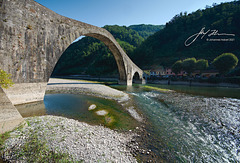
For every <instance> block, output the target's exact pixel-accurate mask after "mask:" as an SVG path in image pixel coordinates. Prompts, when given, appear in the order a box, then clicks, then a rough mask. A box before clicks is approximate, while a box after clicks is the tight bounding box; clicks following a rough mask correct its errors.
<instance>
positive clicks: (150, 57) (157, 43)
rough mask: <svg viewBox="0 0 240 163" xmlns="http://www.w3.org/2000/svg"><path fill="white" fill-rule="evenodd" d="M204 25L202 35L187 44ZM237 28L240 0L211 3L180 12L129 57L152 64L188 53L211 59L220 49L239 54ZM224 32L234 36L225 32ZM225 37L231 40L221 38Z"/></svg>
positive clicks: (145, 65)
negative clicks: (200, 7)
mask: <svg viewBox="0 0 240 163" xmlns="http://www.w3.org/2000/svg"><path fill="white" fill-rule="evenodd" d="M203 27H205V29H204V32H205V35H204V34H203V33H202V34H201V35H200V36H199V37H198V38H197V39H196V40H195V42H193V43H192V44H191V45H189V46H186V45H185V44H184V43H185V41H186V40H187V39H188V38H189V37H190V36H192V35H194V34H196V33H199V32H200V31H201V29H202V28H203ZM239 29H240V2H239V1H234V2H229V3H222V4H220V5H214V6H212V7H208V8H206V9H204V10H197V11H196V12H193V13H190V14H187V13H180V14H179V15H176V16H175V17H174V18H172V20H171V21H169V22H168V23H166V26H165V28H164V29H162V30H160V31H159V32H156V33H155V34H154V35H152V36H150V37H148V38H147V39H146V40H145V41H144V42H143V43H142V44H141V45H140V46H139V47H138V48H137V49H135V51H134V53H133V54H132V55H131V58H132V60H133V61H134V62H135V63H136V64H137V65H138V66H140V67H141V68H151V66H152V65H162V66H164V67H168V66H171V65H172V64H173V63H174V62H175V61H177V60H179V59H185V58H188V57H196V58H197V59H200V58H203V59H207V60H209V62H211V61H213V59H214V58H215V57H216V56H218V55H220V54H222V53H233V54H235V55H236V56H237V57H238V58H240V30H239ZM208 30H210V31H208ZM217 30H218V31H217ZM224 33H225V34H235V36H226V35H225V34H224ZM210 34H211V36H209V35H210ZM214 35H215V36H214ZM194 38H195V37H192V40H193V39H194ZM228 38H232V39H234V40H225V41H224V40H223V39H228ZM207 39H208V40H207ZM213 39H215V40H213ZM192 40H190V41H192Z"/></svg>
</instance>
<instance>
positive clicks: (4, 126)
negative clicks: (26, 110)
mask: <svg viewBox="0 0 240 163" xmlns="http://www.w3.org/2000/svg"><path fill="white" fill-rule="evenodd" d="M0 97H1V98H0V134H3V133H5V132H7V131H11V130H13V129H14V128H15V127H17V126H19V125H21V124H22V123H24V119H23V117H22V116H21V115H20V113H19V112H18V110H17V109H16V108H15V106H13V104H12V103H11V101H10V100H9V99H8V97H7V96H6V94H5V92H4V91H3V89H2V88H1V87H0Z"/></svg>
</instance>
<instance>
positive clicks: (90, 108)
mask: <svg viewBox="0 0 240 163" xmlns="http://www.w3.org/2000/svg"><path fill="white" fill-rule="evenodd" d="M96 107H97V106H96V105H95V104H92V105H90V106H89V108H88V110H94V109H96Z"/></svg>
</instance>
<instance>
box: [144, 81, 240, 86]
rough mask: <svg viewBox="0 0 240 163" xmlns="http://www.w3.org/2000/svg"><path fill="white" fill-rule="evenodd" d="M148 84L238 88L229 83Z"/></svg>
mask: <svg viewBox="0 0 240 163" xmlns="http://www.w3.org/2000/svg"><path fill="white" fill-rule="evenodd" d="M148 84H162V85H189V86H202V87H229V88H240V85H239V84H231V83H216V84H213V83H200V82H191V83H190V82H189V81H170V82H169V81H168V80H148Z"/></svg>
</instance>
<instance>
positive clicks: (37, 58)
mask: <svg viewBox="0 0 240 163" xmlns="http://www.w3.org/2000/svg"><path fill="white" fill-rule="evenodd" d="M79 36H90V37H94V38H97V39H99V40H100V41H102V42H103V43H104V44H105V45H106V46H107V47H108V48H109V49H110V50H111V52H112V54H113V55H114V57H115V60H116V63H117V65H118V70H119V84H126V85H131V84H132V80H133V75H134V74H138V75H137V76H139V80H138V81H136V82H138V83H139V82H141V83H142V82H144V79H143V71H142V70H141V69H140V68H139V67H137V66H136V65H135V64H134V63H133V62H132V61H131V59H130V58H129V57H128V56H127V55H126V53H125V52H124V51H123V49H122V48H121V47H120V45H119V44H118V43H117V41H116V40H115V39H114V38H113V36H112V35H111V34H110V33H109V32H108V31H107V30H105V29H103V28H100V27H96V26H92V25H90V24H86V23H83V22H80V21H76V20H73V19H70V18H67V17H63V16H61V15H59V14H56V13H55V12H53V11H51V10H49V9H48V8H46V7H44V6H42V5H40V4H39V3H37V2H35V1H33V0H0V69H3V70H4V71H6V72H8V73H10V74H12V79H13V82H14V83H15V84H14V86H13V87H12V88H10V89H4V90H3V91H4V92H1V97H0V98H2V99H3V98H6V97H7V98H8V99H9V100H10V102H11V103H12V104H13V105H15V104H21V103H27V102H33V101H39V100H43V97H44V94H45V89H46V85H47V82H48V80H49V77H50V75H51V73H52V71H53V69H54V67H55V65H56V63H57V61H58V60H59V58H60V57H61V55H62V53H63V52H64V51H65V49H66V48H67V47H68V46H69V45H70V44H71V43H72V42H73V41H74V40H75V39H77V38H78V37H79ZM1 91H2V90H1ZM5 94H6V97H5ZM3 103H4V102H2V100H0V111H1V110H3V109H5V108H4V107H5V105H3ZM9 106H10V105H9ZM0 114H3V113H2V111H1V112H0ZM16 115H17V114H16ZM0 118H1V116H0Z"/></svg>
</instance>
